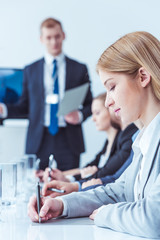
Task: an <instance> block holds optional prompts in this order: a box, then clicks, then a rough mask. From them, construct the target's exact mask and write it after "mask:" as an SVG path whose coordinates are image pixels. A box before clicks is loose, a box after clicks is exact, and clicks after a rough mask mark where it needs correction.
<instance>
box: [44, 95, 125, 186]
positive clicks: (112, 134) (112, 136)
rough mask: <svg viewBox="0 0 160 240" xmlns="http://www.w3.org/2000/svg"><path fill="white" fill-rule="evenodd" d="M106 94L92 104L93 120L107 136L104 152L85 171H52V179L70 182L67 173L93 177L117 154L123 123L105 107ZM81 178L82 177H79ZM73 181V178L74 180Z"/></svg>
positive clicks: (46, 175)
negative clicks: (116, 148)
mask: <svg viewBox="0 0 160 240" xmlns="http://www.w3.org/2000/svg"><path fill="white" fill-rule="evenodd" d="M105 98H106V93H102V94H100V95H98V96H97V97H95V98H94V99H93V102H92V107H91V110H92V119H93V121H94V122H95V125H96V128H97V130H98V131H104V132H105V133H106V134H107V139H106V140H105V143H104V146H103V148H102V150H101V151H100V152H99V153H98V154H97V155H96V157H95V159H94V160H93V161H91V162H90V163H89V164H87V165H86V166H85V167H84V168H83V169H72V170H68V171H65V175H64V172H62V171H60V170H58V169H52V171H51V172H50V176H51V178H52V179H56V180H61V181H66V182H69V181H70V179H71V177H70V176H71V175H69V177H68V176H67V175H68V174H67V173H76V174H78V173H79V174H80V172H82V175H83V177H84V176H86V175H89V174H90V175H92V174H93V173H95V172H96V171H97V170H98V168H101V167H103V166H104V165H105V164H106V162H107V159H108V158H109V156H110V155H112V154H113V153H114V152H115V147H116V142H117V137H118V135H119V133H120V129H121V121H120V119H119V118H117V117H116V116H115V114H114V113H111V114H110V112H109V110H108V109H107V108H106V107H105ZM79 178H80V176H79ZM47 179H48V169H46V171H45V173H44V180H45V181H47ZM72 180H73V178H72Z"/></svg>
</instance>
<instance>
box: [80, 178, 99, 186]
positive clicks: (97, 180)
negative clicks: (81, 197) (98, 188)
mask: <svg viewBox="0 0 160 240" xmlns="http://www.w3.org/2000/svg"><path fill="white" fill-rule="evenodd" d="M97 184H102V181H101V179H100V178H97V179H95V178H92V179H91V180H89V181H87V182H84V183H83V184H82V189H84V188H86V187H89V186H92V185H97Z"/></svg>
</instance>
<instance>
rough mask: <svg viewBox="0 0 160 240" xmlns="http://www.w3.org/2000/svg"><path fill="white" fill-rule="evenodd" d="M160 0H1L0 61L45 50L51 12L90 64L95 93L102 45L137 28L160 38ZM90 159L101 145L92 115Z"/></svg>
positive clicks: (25, 59)
mask: <svg viewBox="0 0 160 240" xmlns="http://www.w3.org/2000/svg"><path fill="white" fill-rule="evenodd" d="M159 10H160V1H159V0H81V1H79V0H58V1H55V0H14V1H13V0H5V1H4V0H0V66H4V67H8V66H10V67H23V66H24V65H26V64H28V63H30V62H32V61H34V60H35V59H37V58H39V57H41V56H42V55H43V47H42V46H41V44H40V42H39V25H40V23H41V21H42V20H43V19H45V18H47V17H50V16H51V17H55V18H58V19H60V20H61V21H62V22H63V26H64V30H65V32H66V36H67V38H66V41H65V45H64V51H65V53H66V54H67V55H68V56H70V57H73V58H75V59H78V60H79V61H82V62H85V63H87V65H88V68H89V72H90V77H91V80H92V90H93V94H94V96H95V95H97V94H98V93H100V92H102V91H104V89H103V87H102V84H101V82H100V80H99V78H98V76H97V74H96V72H95V65H96V62H97V60H98V58H99V56H100V54H101V53H102V52H103V50H104V49H105V48H106V47H107V46H109V45H110V44H111V43H112V42H113V41H115V40H116V39H117V38H119V37H120V36H122V35H124V34H126V33H128V32H132V31H137V30H144V31H149V32H151V33H152V34H154V35H155V36H156V37H158V38H160V27H159V25H160V13H159ZM84 131H85V139H86V146H87V153H86V154H84V155H83V158H82V159H83V160H84V159H87V160H90V159H91V157H92V156H94V154H95V153H96V152H97V150H98V149H99V148H100V146H102V144H103V141H104V134H102V133H101V134H98V133H97V132H96V130H95V128H94V124H93V123H92V121H91V118H90V119H89V120H88V121H86V123H85V124H84Z"/></svg>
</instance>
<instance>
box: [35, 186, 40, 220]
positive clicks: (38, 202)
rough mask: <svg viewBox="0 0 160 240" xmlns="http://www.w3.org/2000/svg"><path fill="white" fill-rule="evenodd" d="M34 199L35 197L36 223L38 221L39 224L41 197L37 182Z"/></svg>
mask: <svg viewBox="0 0 160 240" xmlns="http://www.w3.org/2000/svg"><path fill="white" fill-rule="evenodd" d="M36 197H37V211H38V221H39V223H41V218H40V216H39V214H40V209H41V195H40V185H39V182H37V186H36Z"/></svg>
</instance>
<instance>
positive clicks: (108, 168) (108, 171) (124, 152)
mask: <svg viewBox="0 0 160 240" xmlns="http://www.w3.org/2000/svg"><path fill="white" fill-rule="evenodd" d="M136 131H137V127H136V126H135V125H134V124H133V123H132V124H130V125H129V126H128V127H127V128H125V129H124V130H123V131H120V133H119V134H118V136H117V138H116V139H115V140H114V143H113V146H112V149H111V153H110V156H109V159H108V161H107V163H106V164H105V165H104V167H103V168H100V169H98V171H97V172H96V173H94V174H93V175H92V176H90V177H88V178H84V179H82V180H80V183H83V182H86V181H88V180H90V179H92V178H102V177H105V176H107V175H112V174H114V173H115V172H116V171H117V170H118V169H119V168H120V167H121V166H122V165H123V164H124V162H125V161H126V160H127V159H128V157H129V155H130V152H131V147H132V135H133V134H134V133H135V132H136Z"/></svg>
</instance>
